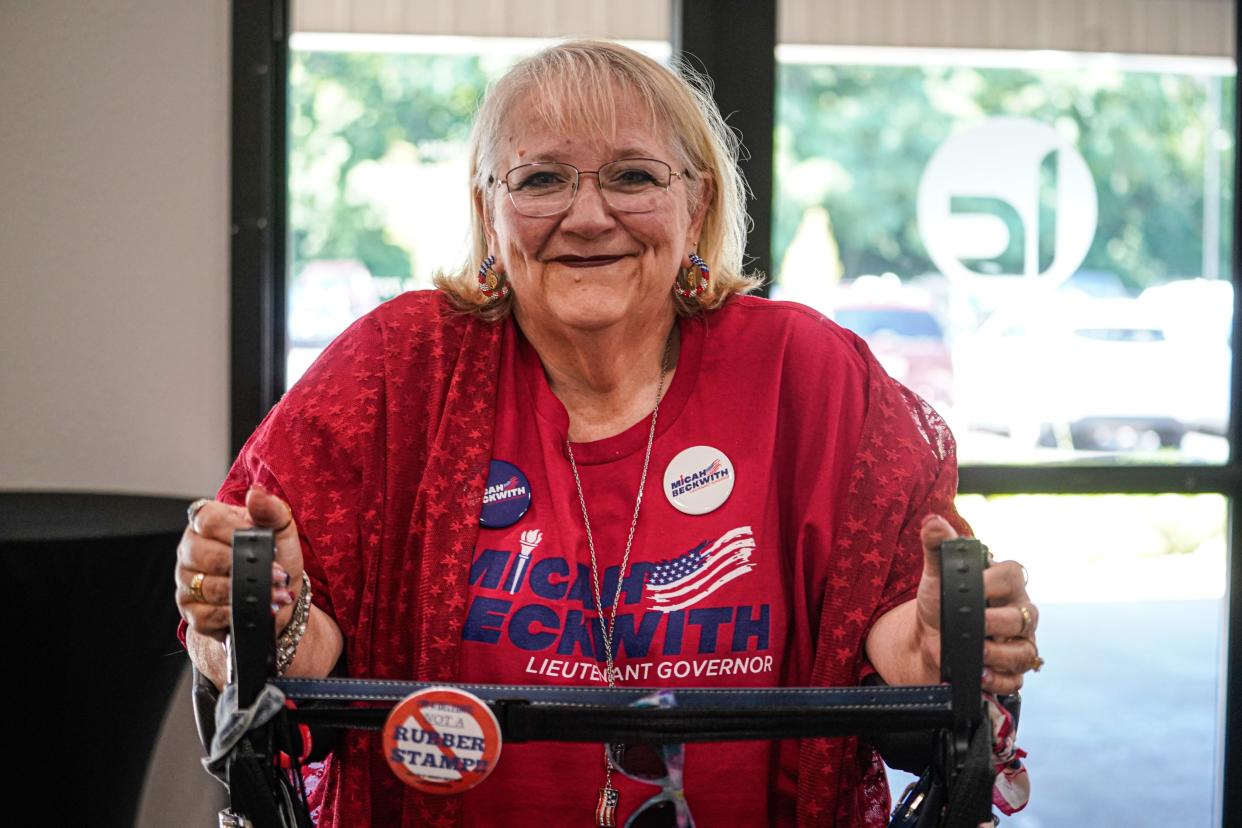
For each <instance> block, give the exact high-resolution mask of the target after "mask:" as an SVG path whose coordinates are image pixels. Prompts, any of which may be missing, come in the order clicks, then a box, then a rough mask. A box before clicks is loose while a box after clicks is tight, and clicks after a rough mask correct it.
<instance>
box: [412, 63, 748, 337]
mask: <svg viewBox="0 0 1242 828" xmlns="http://www.w3.org/2000/svg"><path fill="white" fill-rule="evenodd" d="M679 69H680V72H681V77H679V76H678V75H677V74H674V73H673V72H672V71H670V70H669V69H667V68H666V67H664V66H662V65H660V64H659V63H658V62H657V61H654V60H652V59H651V58H649V57H647V56H646V55H642V54H640V53H638V52H635V51H634V50H632V49H628V48H626V47H624V46H621V45H618V44H616V43H609V42H607V41H600V40H573V41H567V42H565V43H560V44H558V45H556V46H552V47H550V48H548V49H545V50H543V51H542V52H539V53H538V54H536V55H533V56H532V57H529V58H526V59H525V60H523V61H521V62H520V63H518V64H517V65H516V66H514V67H513V68H512V69H511V70H509V72H508V73H507V74H506V75H505V76H504V77H502V78H501V79H500V80H499V81H497V82H496V83H495V84H494V85H493V86H492V87H491V89H489V90H488V93H487V96H486V98H485V99H484V101H483V104H482V106H481V107H480V108H479V112H478V115H477V116H476V118H475V122H474V128H473V130H472V132H471V136H470V187H471V195H472V196H473V197H472V198H471V200H470V201H471V233H470V236H471V245H470V253H469V258H468V259H467V260H466V262H465V264H464V265H463V267H462V269H461V270H460V271H459V272H457V273H455V274H447V273H441V274H438V275H437V276H436V280H435V283H436V287H438V288H439V289H440V290H442V291H444V292H445V293H447V294H448V296H449V298H450V299H451V301H452V302H453V304H454V305H455V306H456V307H458V308H459V309H461V310H463V311H468V312H470V313H474V314H476V315H479V316H481V317H483V318H486V319H500V318H503V317H504V316H506V315H508V313H509V311H510V307H511V305H512V301H513V300H512V298H511V297H506V298H497V299H489V298H488V297H486V296H484V295H483V293H482V292H481V291H480V290H479V285H478V275H477V274H478V267H479V264H480V263H481V262H482V261H483V259H484V258H485V257H486V256H487V255H488V246H487V235H486V224H485V216H484V215H483V213H482V211H483V210H486V209H487V204H488V192H489V190H490V188H491V187H492V186H494V184H495V180H494V178H493V174H494V171H495V169H496V165H497V164H498V163H499V161H500V155H501V152H502V150H501V146H502V142H503V139H504V137H505V127H506V118H508V117H509V116H510V115H511V114H512V113H513V112H514V111H517V110H518V109H519V108H520V106H521V105H522V104H527V105H528V110H527V111H530V112H533V113H534V114H535V116H536V117H538V118H540V119H542V120H543V121H544V123H545V124H546V125H547V126H548V128H549V129H551V130H554V131H558V132H563V131H566V130H568V129H573V128H580V127H581V126H583V125H584V124H585V125H586V126H587V127H588V128H589V129H591V130H593V131H594V132H596V133H597V134H599V135H605V136H607V135H611V134H613V133H614V132H615V127H616V123H617V120H616V109H617V101H616V97H617V96H616V90H617V89H618V88H619V89H623V90H625V92H626V93H628V94H633V95H635V96H636V97H637V99H638V101H639V104H640V105H641V106H643V107H644V108H646V110H647V112H648V116H649V118H650V121H651V123H652V124H655V125H658V126H659V127H660V128H662V129H664V130H666V131H667V137H668V139H669V141H670V142H671V144H672V146H673V151H674V152H675V153H676V154H677V155H678V158H677V159H676V160H677V162H678V163H679V164H680V165H681V166H682V168H683V169H685V170H686V173H685V174H684V176H683V177H684V180H685V183H686V187H687V189H688V191H689V193H690V197H691V199H692V202H691V204H690V208H691V210H694V209H696V208H698V207H699V206H700V205H699V203H698V200H699V199H700V198H702V196H703V192H704V189H705V187H704V184H705V182H707V181H709V180H710V187H709V190H710V202H709V203H708V205H707V210H706V213H705V215H704V219H703V227H702V231H701V233H700V236H699V246H698V254H699V255H700V256H701V257H703V259H704V260H705V261H706V262H707V264H708V266H709V267H710V268H711V271H712V278H711V286H710V287H709V288H708V289H707V291H706V292H705V293H704V294H703V295H702V296H699V297H696V298H693V299H689V300H687V299H684V298H682V297H681V296H679V295H677V294H675V293H672V285H671V280H670V294H671V295H672V296H673V299H674V301H675V303H676V305H677V310H678V312H679V313H681V314H683V315H690V314H694V313H696V312H698V311H699V310H701V309H705V308H706V309H710V308H716V307H719V306H720V305H721V304H722V303H723V302H724V301H725V300H726V299H728V298H729V296H731V295H732V294H734V293H745V292H747V291H750V290H754V289H755V288H756V287H758V286H759V284H760V283H761V281H762V280H761V278H760V277H759V276H755V275H751V276H748V275H746V274H745V273H744V272H743V270H742V257H743V255H744V253H745V250H746V229H747V216H746V207H745V198H746V184H745V181H744V180H743V179H742V174H741V171H740V170H739V169H738V166H737V157H738V148H739V145H740V142H739V140H738V138H737V136H736V135H735V134H734V132H733V131H732V130H731V129H729V127H728V126H727V125H726V124H725V122H724V119H723V118H722V117H721V116H720V110H719V109H717V107H716V104H715V102H714V101H713V100H712V96H711V81H710V79H708V78H707V77H706V76H705V75H702V74H699V73H698V72H695V71H694V70H693V69H691V68H690V67H688V66H681V67H679ZM687 252H690V251H687ZM693 275H694V276H697V274H693Z"/></svg>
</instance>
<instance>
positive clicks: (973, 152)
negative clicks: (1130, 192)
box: [918, 118, 1098, 285]
mask: <svg viewBox="0 0 1242 828" xmlns="http://www.w3.org/2000/svg"><path fill="white" fill-rule="evenodd" d="M1041 208H1042V209H1041ZM1041 213H1043V214H1044V215H1042V216H1041ZM1049 213H1051V215H1048V214H1049ZM1004 214H1007V215H1008V216H1010V217H1011V218H1012V219H1015V221H1014V222H1013V224H1015V225H1016V227H1017V228H1018V230H1019V233H1020V235H1021V238H1020V239H1015V238H1013V235H1014V234H1013V233H1012V232H1011V224H1010V223H1007V222H1006V221H1005V220H1004V218H1003V215H1004ZM1041 219H1042V220H1041ZM1097 219H1098V203H1097V200H1096V192H1095V184H1094V182H1093V181H1092V179H1091V171H1090V170H1089V169H1087V164H1086V162H1085V161H1084V160H1083V158H1082V156H1081V155H1079V153H1078V151H1077V150H1076V149H1075V148H1074V146H1073V145H1072V144H1071V143H1070V142H1069V141H1067V140H1066V139H1065V138H1064V137H1063V136H1062V135H1061V134H1060V133H1058V132H1057V131H1056V130H1054V129H1053V128H1052V127H1050V126H1048V125H1047V124H1044V123H1041V122H1039V121H1035V120H1032V119H1030V118H992V119H989V120H987V121H985V122H983V123H982V124H980V125H979V126H977V127H975V128H973V129H971V130H968V131H966V132H963V133H961V134H959V135H954V136H953V137H951V138H949V140H947V141H945V142H944V143H943V144H941V145H940V148H939V149H937V150H936V152H935V154H933V155H932V158H931V160H930V161H929V162H928V164H927V168H926V169H925V170H924V171H923V178H922V180H921V181H920V182H919V196H918V221H919V232H920V234H921V235H922V237H923V243H924V244H925V245H926V247H927V252H928V255H929V256H931V259H932V261H933V262H935V264H936V267H937V268H939V269H940V272H941V273H944V274H945V275H946V276H948V277H949V278H951V279H969V278H971V277H973V276H977V275H980V274H981V271H979V270H975V269H973V268H971V267H970V266H968V264H967V263H968V262H971V261H979V260H988V259H996V258H998V257H1000V256H1002V255H1004V254H1005V253H1006V251H1008V250H1009V249H1010V246H1011V245H1012V244H1014V243H1017V244H1019V245H1020V246H1021V248H1020V249H1021V260H1022V265H1021V267H1022V269H1021V273H1020V275H1023V276H1026V277H1027V278H1036V277H1041V278H1043V279H1046V280H1048V282H1049V283H1051V284H1054V285H1055V284H1058V283H1060V282H1062V281H1064V280H1065V279H1068V278H1069V277H1070V276H1071V275H1072V274H1073V273H1074V272H1075V271H1076V270H1077V269H1078V267H1079V265H1081V264H1082V262H1083V260H1084V259H1085V258H1086V256H1087V251H1088V250H1090V248H1091V241H1092V239H1094V237H1095V229H1096V223H1097ZM1041 241H1042V242H1043V244H1042V245H1041ZM1049 242H1051V244H1049ZM1041 247H1042V248H1043V250H1044V251H1045V252H1047V251H1049V250H1050V252H1051V261H1049V262H1047V263H1045V262H1043V261H1041Z"/></svg>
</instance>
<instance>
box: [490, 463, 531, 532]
mask: <svg viewBox="0 0 1242 828" xmlns="http://www.w3.org/2000/svg"><path fill="white" fill-rule="evenodd" d="M529 508H530V481H529V480H527V479H526V475H524V474H522V470H521V469H519V468H518V467H517V466H515V465H513V464H512V463H506V462H505V461H504V460H492V463H491V465H490V466H489V467H488V470H487V485H486V486H485V487H484V488H483V510H482V511H481V512H479V525H480V526H484V527H486V528H488V529H503V528H504V527H506V526H512V525H513V524H515V523H517V522H518V521H519V520H521V519H522V515H524V514H526V510H527V509H529Z"/></svg>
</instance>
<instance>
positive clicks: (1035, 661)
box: [1030, 641, 1045, 673]
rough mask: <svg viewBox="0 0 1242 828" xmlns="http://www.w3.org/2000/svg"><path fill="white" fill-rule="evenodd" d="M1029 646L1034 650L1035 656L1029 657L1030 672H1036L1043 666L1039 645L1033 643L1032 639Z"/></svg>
mask: <svg viewBox="0 0 1242 828" xmlns="http://www.w3.org/2000/svg"><path fill="white" fill-rule="evenodd" d="M1031 648H1032V649H1034V650H1035V657H1034V658H1032V659H1031V668H1030V669H1031V672H1034V673H1038V672H1039V671H1040V670H1041V669H1042V668H1043V666H1044V664H1045V662H1044V660H1043V658H1041V657H1040V655H1039V647H1037V646H1036V645H1035V642H1034V641H1032V642H1031Z"/></svg>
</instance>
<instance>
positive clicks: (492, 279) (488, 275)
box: [479, 256, 510, 301]
mask: <svg viewBox="0 0 1242 828" xmlns="http://www.w3.org/2000/svg"><path fill="white" fill-rule="evenodd" d="M495 264H496V257H495V256H488V257H487V258H486V259H484V260H483V264H481V265H480V266H479V292H480V293H482V294H483V295H484V296H486V297H487V298H488V299H490V300H492V301H495V300H497V299H504V298H505V297H506V296H508V295H509V292H510V291H509V280H508V279H506V278H505V272H504V271H503V270H497V269H496V268H495V267H493V265H495Z"/></svg>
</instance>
